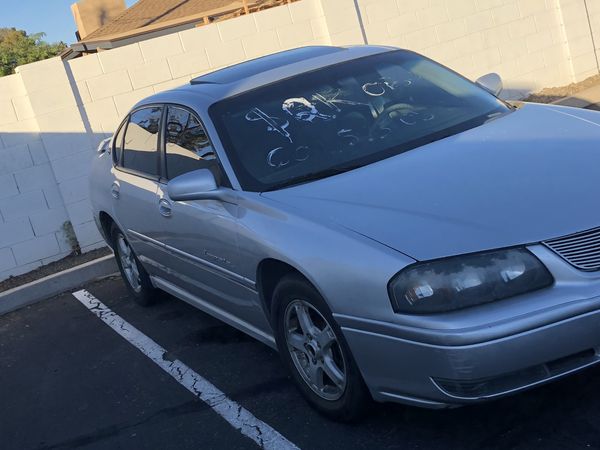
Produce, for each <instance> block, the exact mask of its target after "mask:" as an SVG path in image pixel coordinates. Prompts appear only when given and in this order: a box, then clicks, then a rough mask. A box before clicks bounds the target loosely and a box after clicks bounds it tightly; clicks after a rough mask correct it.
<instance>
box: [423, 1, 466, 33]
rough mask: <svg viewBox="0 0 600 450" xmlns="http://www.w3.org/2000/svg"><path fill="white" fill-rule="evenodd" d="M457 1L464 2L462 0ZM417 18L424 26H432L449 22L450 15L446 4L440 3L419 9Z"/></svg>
mask: <svg viewBox="0 0 600 450" xmlns="http://www.w3.org/2000/svg"><path fill="white" fill-rule="evenodd" d="M457 3H462V0H461V1H460V2H457ZM417 19H418V20H419V23H420V24H421V25H422V26H423V27H430V26H434V25H439V24H441V23H444V22H448V20H449V17H448V13H447V12H446V7H445V5H438V6H431V7H429V8H425V9H422V10H420V11H417Z"/></svg>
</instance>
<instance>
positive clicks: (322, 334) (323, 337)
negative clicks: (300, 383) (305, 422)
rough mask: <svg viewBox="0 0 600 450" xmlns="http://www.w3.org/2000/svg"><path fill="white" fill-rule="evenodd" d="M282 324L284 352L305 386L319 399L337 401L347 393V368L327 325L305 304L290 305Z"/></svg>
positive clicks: (324, 320)
mask: <svg viewBox="0 0 600 450" xmlns="http://www.w3.org/2000/svg"><path fill="white" fill-rule="evenodd" d="M284 320H285V323H284V331H285V339H286V343H287V348H288V351H289V352H290V355H291V357H292V361H293V363H294V366H295V367H296V369H297V370H298V372H299V373H300V375H301V376H302V379H303V380H304V382H305V383H306V384H307V385H308V386H309V387H310V388H311V389H312V390H313V391H314V392H315V393H316V394H317V395H318V396H319V397H321V398H323V399H325V400H329V401H335V400H338V399H339V398H340V397H342V395H343V394H344V391H345V389H346V381H347V375H346V374H347V365H346V361H345V360H344V355H343V353H342V349H341V347H340V344H339V342H338V339H337V336H336V335H335V332H334V331H333V328H332V327H331V325H330V324H329V322H327V320H326V319H325V317H323V315H322V314H321V313H320V312H319V311H318V310H317V309H316V308H315V307H314V306H313V305H311V304H310V303H308V302H306V301H304V300H293V301H291V302H290V303H289V304H288V305H287V308H286V310H285V315H284Z"/></svg>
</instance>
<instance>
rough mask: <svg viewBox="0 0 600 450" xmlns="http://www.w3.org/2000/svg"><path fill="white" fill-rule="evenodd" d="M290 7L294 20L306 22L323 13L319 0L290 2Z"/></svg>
mask: <svg viewBox="0 0 600 450" xmlns="http://www.w3.org/2000/svg"><path fill="white" fill-rule="evenodd" d="M288 8H289V10H290V14H291V16H292V21H293V22H304V21H305V20H311V19H314V18H316V17H320V16H322V15H323V8H322V7H321V2H320V1H318V0H303V1H301V2H294V3H289V4H288Z"/></svg>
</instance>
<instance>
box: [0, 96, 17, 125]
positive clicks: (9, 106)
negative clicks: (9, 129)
mask: <svg viewBox="0 0 600 450" xmlns="http://www.w3.org/2000/svg"><path fill="white" fill-rule="evenodd" d="M16 121H17V114H16V112H15V108H14V107H13V103H12V101H10V100H3V101H0V125H5V124H7V123H13V122H16Z"/></svg>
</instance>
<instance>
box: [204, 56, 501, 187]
mask: <svg viewBox="0 0 600 450" xmlns="http://www.w3.org/2000/svg"><path fill="white" fill-rule="evenodd" d="M509 111H510V108H509V107H508V106H507V105H506V104H504V103H503V102H502V101H500V100H498V99H497V98H496V97H494V96H493V95H491V94H490V93H488V92H487V91H485V90H484V89H482V88H480V87H478V86H477V85H475V84H474V83H472V82H471V81H469V80H467V79H465V78H463V77H462V76H460V75H458V74H456V73H455V72H452V71H451V70H449V69H447V68H445V67H443V66H441V65H439V64H437V63H435V62H433V61H431V60H429V59H427V58H424V57H423V56H420V55H417V54H415V53H412V52H409V51H404V50H398V51H392V52H386V53H383V54H377V55H374V56H368V57H364V58H360V59H356V60H352V61H347V62H344V63H340V64H336V65H332V66H328V67H325V68H322V69H318V70H314V71H311V72H307V73H302V74H299V75H296V76H293V77H291V78H286V79H283V80H281V81H277V82H275V83H272V84H269V85H266V86H262V87H260V88H257V89H253V90H251V91H248V92H244V93H242V94H240V95H236V96H234V97H231V98H227V99H224V100H222V101H219V102H217V103H215V104H214V105H212V106H211V108H210V110H209V112H210V115H211V118H212V120H213V122H214V123H215V125H216V127H217V131H218V133H219V136H220V137H221V140H222V142H223V144H224V146H225V150H226V152H227V154H228V157H229V159H230V161H231V164H232V166H233V168H234V170H235V172H236V175H237V177H238V179H239V181H240V184H241V186H242V188H243V189H244V190H249V191H257V192H262V191H268V190H274V189H280V188H283V187H286V186H290V185H293V184H298V183H303V182H307V181H310V180H315V179H319V178H323V177H326V176H331V175H335V174H338V173H341V172H344V171H347V170H351V169H354V168H357V167H360V166H363V165H366V164H371V163H373V162H376V161H380V160H382V159H384V158H389V157H391V156H394V155H397V154H399V153H402V152H405V151H407V150H410V149H414V148H417V147H419V146H422V145H424V144H427V143H429V142H433V141H436V140H439V139H442V138H445V137H448V136H451V135H454V134H457V133H460V132H462V131H465V130H468V129H470V128H473V127H477V126H479V125H482V124H483V123H485V122H487V121H489V120H491V119H493V118H496V117H499V116H501V115H503V114H505V113H508V112H509Z"/></svg>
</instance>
